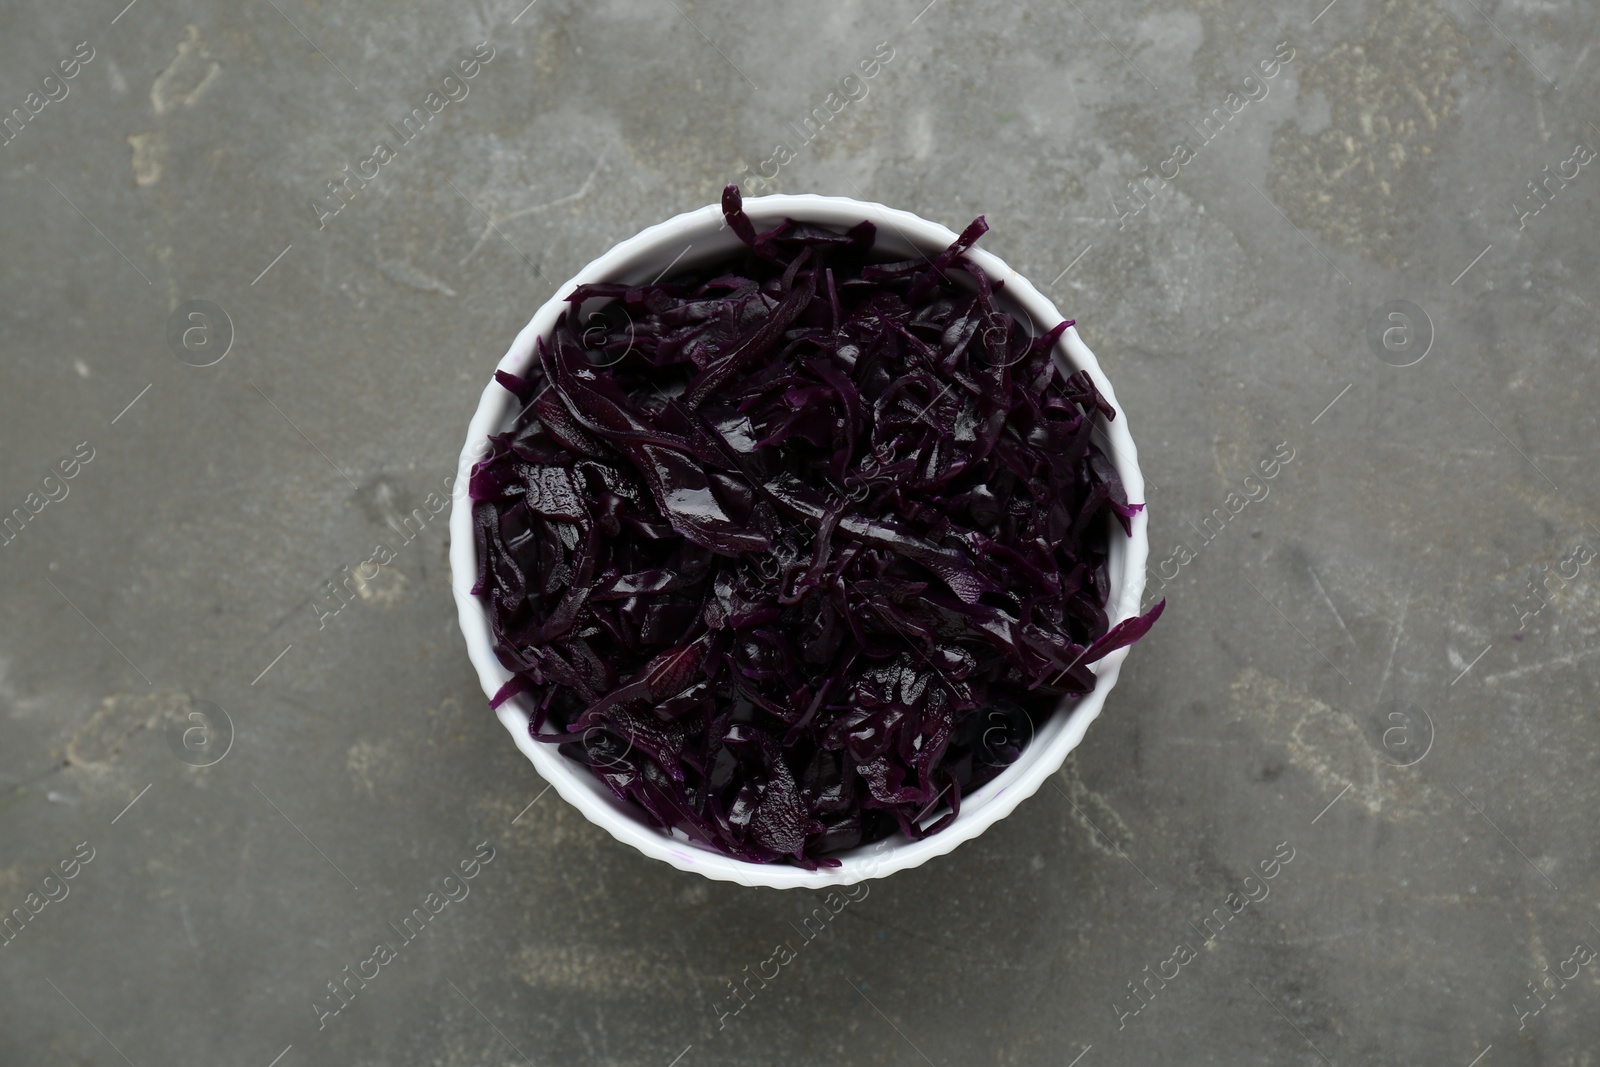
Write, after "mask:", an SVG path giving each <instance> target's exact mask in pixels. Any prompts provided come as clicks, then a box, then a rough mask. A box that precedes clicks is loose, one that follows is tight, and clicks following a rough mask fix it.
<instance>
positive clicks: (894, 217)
mask: <svg viewBox="0 0 1600 1067" xmlns="http://www.w3.org/2000/svg"><path fill="white" fill-rule="evenodd" d="M744 209H745V212H746V213H747V214H748V215H749V216H750V218H751V220H752V221H753V222H754V223H755V226H756V229H758V230H763V229H767V228H769V227H771V226H773V225H776V224H777V223H778V222H779V221H781V220H782V219H783V218H785V217H788V218H794V219H800V220H803V221H806V222H812V223H817V224H820V225H823V226H829V227H833V228H838V229H846V228H848V227H850V226H854V225H855V224H856V223H858V222H860V221H861V220H863V219H867V220H870V221H871V222H872V223H873V224H874V225H875V226H876V227H877V228H878V235H877V245H876V248H877V249H878V250H880V251H883V252H886V253H888V254H890V255H892V256H899V257H903V258H910V257H911V256H913V255H915V254H917V253H918V252H921V253H924V254H926V255H928V256H932V255H933V254H934V253H935V252H937V251H938V250H940V249H942V248H944V247H946V246H947V245H949V244H950V242H952V241H954V240H955V239H956V234H954V233H952V232H951V231H950V230H948V229H946V228H945V227H943V226H941V225H939V224H938V223H935V222H929V221H927V220H926V219H922V218H919V217H917V216H916V215H913V214H910V213H909V212H905V211H898V210H895V209H894V208H888V207H884V206H883V205H882V204H873V203H864V202H862V201H859V200H851V199H848V198H845V197H834V196H815V195H811V194H805V195H799V196H763V197H755V198H751V199H748V200H746V201H745V202H744ZM738 247H739V239H738V238H737V237H736V236H735V235H734V233H733V231H731V230H729V229H728V228H727V226H726V224H725V223H724V222H723V220H722V212H721V209H720V207H719V206H717V205H710V206H707V207H703V208H700V209H699V210H697V211H690V212H686V213H684V214H682V215H679V216H677V217H676V218H672V219H668V220H667V221H666V222H662V223H659V224H657V225H655V226H651V227H650V228H649V229H647V230H644V231H643V232H641V233H639V234H637V235H636V236H633V237H630V238H628V239H627V240H626V241H623V242H622V243H621V244H619V245H617V246H616V247H615V248H613V249H611V251H609V252H607V253H606V254H605V255H603V256H601V257H600V258H599V259H597V260H595V261H594V262H593V263H590V264H589V265H588V266H587V267H584V268H583V269H582V270H580V271H579V272H578V273H577V274H576V275H575V276H574V277H573V278H572V279H571V280H570V281H568V282H567V283H566V284H565V285H563V286H561V287H560V288H559V289H557V291H556V295H555V296H554V297H552V298H551V299H550V300H549V301H548V302H547V303H546V304H545V305H544V306H543V307H541V308H540V309H539V310H538V312H537V313H536V314H535V315H534V316H533V319H532V321H530V322H529V323H528V325H527V326H526V327H524V328H523V330H522V332H521V333H519V334H518V335H517V337H516V340H514V341H512V342H511V350H510V351H508V352H507V353H506V354H505V358H503V359H501V360H500V369H501V370H504V371H508V372H510V373H512V374H518V375H521V374H525V373H526V372H527V371H528V368H529V367H530V365H531V364H532V363H533V349H534V339H535V338H536V337H540V336H545V337H548V336H549V334H550V331H551V330H552V329H553V328H554V326H555V322H556V318H557V316H559V315H560V314H561V312H562V310H563V309H564V308H565V306H566V305H565V304H564V302H563V298H565V297H566V296H567V295H568V294H569V293H571V292H572V290H573V288H574V287H575V286H577V285H580V284H584V283H590V282H610V281H622V282H647V281H650V280H652V279H654V278H655V277H656V276H657V275H658V274H660V273H661V272H662V271H664V270H666V269H667V268H668V267H669V265H671V266H673V267H674V269H682V268H686V267H693V266H696V265H699V264H702V263H707V262H710V261H712V260H716V259H721V258H724V257H727V256H728V255H729V254H730V253H733V252H734V251H735V250H736V249H737V248H738ZM967 256H968V258H969V259H970V260H971V261H972V262H973V263H975V264H976V265H977V266H978V267H979V268H980V269H982V270H983V271H985V272H987V273H988V275H989V277H990V278H992V279H994V280H996V281H999V280H1002V279H1003V280H1004V281H1005V289H1004V291H1003V294H1002V299H1003V302H1005V303H1007V304H1008V305H1009V307H1010V309H1011V310H1012V312H1013V313H1014V314H1016V313H1019V312H1022V313H1026V315H1027V316H1028V317H1030V318H1031V319H1032V320H1033V322H1034V323H1035V324H1036V332H1037V331H1042V330H1043V329H1048V328H1049V327H1050V326H1052V325H1054V324H1055V323H1057V322H1060V321H1061V320H1062V318H1064V316H1063V315H1061V313H1060V312H1058V311H1057V310H1056V308H1055V305H1054V304H1052V303H1051V302H1050V301H1049V300H1048V299H1046V298H1045V297H1044V296H1043V295H1042V294H1041V293H1040V292H1039V291H1038V290H1037V289H1035V288H1034V287H1033V286H1032V285H1031V284H1029V283H1028V280H1027V279H1026V278H1024V277H1022V276H1021V275H1020V274H1018V273H1017V272H1016V271H1014V270H1012V269H1011V268H1010V267H1008V266H1006V265H1005V263H1003V262H1002V261H1001V260H1000V259H999V258H998V257H996V256H992V255H990V254H989V253H988V252H984V251H981V250H980V251H972V252H969V253H967ZM1055 355H1056V359H1057V362H1058V363H1059V364H1061V365H1063V366H1067V367H1069V368H1070V369H1071V370H1087V371H1088V372H1089V374H1090V375H1091V377H1093V379H1094V382H1095V385H1096V386H1097V387H1098V388H1099V390H1100V392H1101V393H1102V394H1103V395H1104V396H1105V398H1106V400H1107V401H1108V402H1109V403H1110V404H1111V405H1112V406H1113V407H1114V408H1116V410H1117V418H1116V419H1115V420H1110V421H1107V420H1100V427H1101V429H1102V431H1103V432H1104V435H1105V437H1106V438H1109V440H1110V442H1111V445H1112V450H1111V452H1110V458H1111V460H1112V462H1114V463H1115V464H1116V467H1117V471H1118V472H1119V473H1120V474H1121V476H1122V482H1123V484H1124V485H1125V486H1126V487H1127V491H1128V498H1129V499H1130V500H1134V501H1139V500H1143V499H1144V478H1143V476H1142V475H1141V474H1140V473H1139V465H1138V452H1137V449H1136V448H1135V447H1134V443H1133V438H1132V437H1131V436H1130V435H1129V433H1128V420H1127V418H1126V416H1125V415H1124V414H1123V412H1122V409H1121V408H1120V407H1118V406H1117V399H1116V394H1115V392H1113V390H1112V388H1111V383H1110V382H1109V381H1107V380H1106V377H1105V375H1104V374H1102V373H1101V371H1100V365H1099V364H1098V363H1097V362H1096V361H1095V358H1094V353H1092V352H1090V351H1089V348H1088V346H1087V345H1085V344H1084V343H1083V340H1082V339H1081V338H1080V337H1079V336H1078V332H1077V330H1076V329H1071V328H1069V329H1068V330H1067V332H1066V334H1065V335H1064V336H1063V338H1062V340H1061V343H1060V344H1059V345H1058V347H1057V350H1056V353H1055ZM516 413H517V405H516V403H515V398H514V397H513V396H512V395H511V393H509V392H508V391H506V390H505V389H503V388H501V387H500V386H499V385H498V384H496V383H495V382H494V381H493V380H492V379H491V381H490V383H489V386H488V388H486V389H485V390H484V391H483V398H482V399H481V400H480V401H479V403H478V410H477V413H476V414H475V415H473V417H472V422H471V424H470V426H469V427H468V429H467V440H466V445H465V447H464V448H463V449H462V452H461V458H460V465H459V467H458V470H457V482H456V484H455V493H454V497H455V503H454V508H453V510H452V512H451V515H450V571H451V585H452V587H453V588H454V591H455V595H456V600H457V606H458V608H459V612H460V619H461V632H462V634H463V635H464V636H465V637H466V642H467V654H468V656H469V657H470V658H471V660H472V665H473V666H474V667H476V668H477V671H478V680H479V682H480V683H481V684H482V686H483V691H484V693H485V694H488V695H491V696H492V695H493V694H494V693H495V692H496V691H497V690H498V689H499V688H500V687H501V686H502V685H503V684H504V683H505V682H506V681H507V680H508V679H509V678H510V677H511V672H510V671H508V670H506V669H505V668H504V667H503V666H501V665H500V661H499V660H498V659H496V658H495V654H494V651H493V647H492V642H491V638H490V633H489V625H488V619H487V615H486V614H485V610H484V608H483V606H482V604H481V603H480V602H479V601H478V599H477V598H476V597H474V596H472V595H471V593H470V592H469V590H470V589H471V588H472V586H473V583H474V582H475V581H476V579H477V573H478V561H477V548H476V543H475V541H474V539H473V533H472V501H471V500H470V499H468V496H467V482H468V478H467V474H468V472H469V471H470V470H471V468H472V465H473V464H474V463H475V462H477V460H478V459H479V458H481V457H482V456H483V455H484V454H485V453H486V451H487V449H488V447H489V446H488V435H489V434H491V433H501V432H504V431H505V430H506V429H508V428H509V426H510V422H511V420H512V419H513V418H514V417H515V415H516ZM1147 515H1148V513H1147V512H1144V511H1141V512H1140V513H1139V514H1138V515H1137V516H1135V517H1134V519H1133V535H1132V536H1131V537H1123V536H1121V534H1120V532H1118V531H1117V530H1116V529H1115V527H1113V533H1112V543H1111V546H1110V553H1109V560H1108V571H1109V576H1110V581H1111V594H1110V597H1109V602H1108V604H1107V605H1106V610H1107V614H1108V615H1109V617H1110V620H1111V622H1112V623H1113V624H1115V623H1117V622H1120V621H1121V620H1123V619H1126V618H1130V617H1132V616H1133V615H1136V614H1138V605H1139V599H1140V597H1141V596H1142V594H1143V592H1144V572H1145V561H1146V556H1147V555H1148V552H1149V544H1148V541H1147V539H1146V528H1147V526H1148V522H1149V520H1148V517H1147ZM1127 654H1128V649H1125V648H1124V649H1120V650H1118V651H1116V652H1113V653H1111V654H1110V655H1108V656H1106V657H1105V658H1104V659H1102V660H1100V661H1099V662H1098V663H1096V664H1095V665H1094V667H1093V669H1094V672H1095V674H1096V676H1097V679H1098V681H1097V682H1096V684H1095V687H1094V689H1093V691H1092V692H1090V693H1088V694H1086V695H1084V696H1083V697H1081V698H1079V699H1078V700H1076V701H1074V702H1071V703H1070V704H1069V706H1068V707H1067V708H1066V709H1065V711H1064V713H1057V714H1055V715H1053V716H1051V717H1050V719H1049V721H1048V722H1046V723H1045V724H1044V725H1043V726H1042V727H1041V728H1039V729H1038V730H1037V732H1036V735H1035V737H1034V738H1033V741H1032V743H1031V744H1029V745H1028V746H1027V747H1026V748H1025V749H1024V750H1023V752H1022V755H1021V757H1020V758H1019V759H1018V760H1017V762H1016V763H1014V764H1012V765H1011V766H1009V767H1007V768H1006V769H1005V771H1004V772H1002V773H1001V774H1000V776H999V777H998V778H996V779H994V780H993V781H992V782H990V783H989V784H987V785H985V786H984V787H983V788H981V789H979V790H976V791H975V792H973V793H972V794H970V795H968V796H964V797H962V799H961V814H960V815H959V816H958V817H957V818H956V819H955V820H954V821H953V822H952V823H951V824H950V825H949V826H947V827H945V828H944V829H943V830H941V831H939V832H938V833H936V834H933V835H932V836H930V837H927V838H924V839H923V840H921V841H907V840H902V839H900V838H899V837H898V836H896V837H894V838H891V839H889V840H887V841H882V842H877V843H876V844H874V845H866V846H862V847H860V848H857V849H854V850H852V851H849V852H844V853H840V854H839V856H838V858H839V859H840V861H841V863H840V865H839V866H838V867H833V868H824V869H822V870H817V871H806V870H802V869H800V868H799V867H792V866H788V865H782V864H759V863H748V862H745V861H743V860H737V859H732V858H730V857H727V856H723V855H720V854H718V853H715V852H711V851H708V850H706V849H704V848H701V847H700V846H698V845H696V844H694V843H692V842H690V841H689V840H687V839H686V838H684V837H682V836H681V835H678V834H668V833H666V832H665V831H662V830H659V829H657V828H655V827H653V826H651V825H650V824H649V823H648V822H647V821H646V820H645V818H644V813H643V812H642V811H640V810H637V809H635V808H633V807H632V806H630V805H627V804H624V803H622V802H621V801H619V800H617V799H616V798H615V797H614V796H613V795H612V794H611V793H610V791H609V790H607V789H606V787H605V786H604V785H603V784H601V782H600V780H599V779H597V778H595V777H594V775H593V774H592V773H591V772H590V771H589V769H588V768H586V767H584V766H583V765H581V764H579V763H577V762H575V761H572V760H569V759H567V758H566V757H565V756H563V755H561V754H560V753H559V752H558V751H557V750H556V748H555V746H553V745H550V744H548V743H543V742H538V741H534V740H533V739H532V738H531V737H529V736H528V719H529V716H528V712H527V710H526V708H525V706H524V704H523V703H522V698H520V697H519V698H514V699H512V700H508V701H506V703H504V704H502V705H501V706H500V708H499V710H498V714H499V716H500V721H501V722H502V723H503V724H504V725H505V728H506V729H507V730H509V731H510V732H511V737H512V739H513V740H514V741H515V742H516V744H517V747H518V748H520V749H521V750H522V752H523V754H524V755H526V756H527V757H528V759H530V760H532V761H533V765H534V767H535V768H536V769H537V770H538V772H539V774H540V776H541V777H543V778H544V779H545V781H547V782H549V783H550V784H551V785H553V786H555V788H556V791H557V792H558V793H560V794H561V796H562V797H563V798H564V799H565V800H566V801H567V802H568V803H570V804H572V805H573V806H574V807H576V808H577V809H578V810H579V811H581V812H583V814H584V815H585V816H587V817H588V818H589V820H590V821H591V822H593V823H595V824H597V825H599V826H601V827H603V828H605V829H606V830H607V831H608V832H610V833H611V835H612V836H614V837H615V838H616V839H617V840H619V841H623V842H625V843H627V844H629V845H632V846H633V847H634V848H637V849H638V850H639V851H640V852H643V853H644V854H645V855H646V856H652V857H654V858H656V859H659V860H665V861H666V862H667V863H670V864H672V865H673V866H674V867H677V868H678V869H680V870H684V871H693V872H695V873H696V874H702V875H705V876H706V877H707V878H715V879H718V880H721V881H729V882H739V883H741V884H743V885H748V886H771V887H774V888H778V889H788V888H796V887H802V888H819V887H823V886H831V885H849V884H852V883H855V882H859V881H862V880H864V879H867V878H881V877H884V876H886V875H890V874H893V873H894V872H895V871H900V870H905V869H906V868H908V867H915V866H918V865H919V864H921V863H923V862H925V861H926V860H928V859H931V858H932V857H934V856H942V855H944V854H945V853H946V852H949V851H950V850H951V849H953V848H955V847H956V846H957V845H959V844H961V843H962V842H963V841H969V840H971V839H972V838H974V837H976V836H978V835H979V834H981V833H982V832H983V831H984V830H986V829H988V828H989V827H990V826H992V825H994V824H995V823H996V822H998V821H999V820H1000V819H1003V818H1004V817H1005V816H1007V815H1009V814H1011V812H1012V811H1013V810H1014V809H1015V808H1016V806H1017V805H1018V804H1019V803H1021V801H1022V800H1023V799H1024V798H1026V797H1029V796H1032V795H1033V793H1034V791H1035V790H1037V789H1038V788H1039V787H1040V786H1041V785H1043V784H1044V780H1045V778H1046V776H1048V775H1050V774H1053V773H1055V772H1056V771H1057V770H1058V769H1060V767H1061V764H1062V761H1063V760H1065V759H1066V758H1067V753H1068V752H1071V751H1072V749H1073V748H1074V747H1076V746H1077V744H1078V742H1079V741H1081V740H1082V739H1083V734H1084V731H1085V730H1087V729H1088V727H1089V724H1090V723H1091V722H1093V721H1094V720H1095V718H1096V717H1097V716H1098V715H1099V714H1100V709H1101V707H1102V706H1104V704H1105V701H1106V695H1107V694H1108V693H1110V692H1111V687H1112V686H1113V685H1115V684H1116V681H1117V673H1118V671H1119V670H1120V669H1121V667H1122V661H1123V659H1124V658H1125V657H1126V656H1127ZM930 818H931V817H930Z"/></svg>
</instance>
